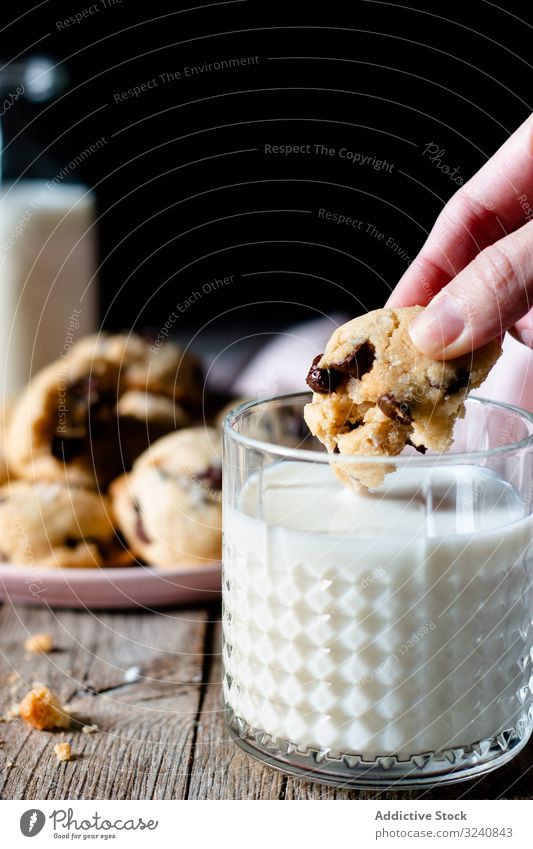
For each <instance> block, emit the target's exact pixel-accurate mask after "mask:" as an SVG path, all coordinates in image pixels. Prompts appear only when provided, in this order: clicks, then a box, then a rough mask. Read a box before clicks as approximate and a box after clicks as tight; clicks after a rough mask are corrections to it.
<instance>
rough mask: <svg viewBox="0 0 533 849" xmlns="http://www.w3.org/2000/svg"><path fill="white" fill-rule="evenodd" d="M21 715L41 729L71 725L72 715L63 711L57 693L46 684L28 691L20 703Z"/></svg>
mask: <svg viewBox="0 0 533 849" xmlns="http://www.w3.org/2000/svg"><path fill="white" fill-rule="evenodd" d="M20 716H21V717H22V719H24V720H25V722H28V723H29V724H30V725H33V727H34V728H37V729H38V730H39V731H44V730H48V731H50V730H51V729H52V728H69V726H70V716H69V715H68V714H67V713H65V712H64V711H63V709H62V707H61V704H60V702H59V699H58V698H57V696H56V695H55V693H53V692H52V691H51V690H50V689H49V688H48V687H45V686H44V685H42V686H40V687H34V689H33V690H30V691H29V693H26V695H25V696H24V698H23V699H22V701H21V703H20Z"/></svg>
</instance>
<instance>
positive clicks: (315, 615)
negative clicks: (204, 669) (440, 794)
mask: <svg viewBox="0 0 533 849" xmlns="http://www.w3.org/2000/svg"><path fill="white" fill-rule="evenodd" d="M309 400H310V396H309V395H308V394H307V393H305V394H300V395H291V396H283V397H279V398H273V399H270V400H267V401H260V402H251V403H248V404H244V405H242V406H241V407H239V408H238V409H237V410H235V411H233V412H232V413H230V414H229V415H228V416H227V417H226V420H225V422H224V486H223V504H224V507H223V511H224V566H223V603H224V611H223V633H224V647H223V657H224V699H225V705H226V714H227V722H228V726H229V729H230V731H231V733H232V735H233V737H234V739H235V741H236V742H237V744H238V745H239V746H241V748H243V749H245V750H246V751H247V752H249V753H250V754H251V755H253V756H254V757H256V758H258V759H259V760H262V761H264V762H267V763H268V764H270V765H271V766H274V767H277V768H279V769H281V770H283V771H284V772H287V773H290V774H294V775H299V776H305V777H306V778H308V779H314V780H318V781H322V782H325V783H329V784H335V785H344V786H346V785H352V786H374V787H378V786H386V785H391V784H395V785H399V786H403V785H426V784H438V783H440V782H452V781H460V780H463V779H466V778H470V777H472V776H475V775H478V774H480V773H483V772H486V771H488V770H491V769H494V768H495V767H497V766H500V765H501V764H503V763H505V762H506V761H508V760H509V759H510V758H512V757H513V756H514V755H515V754H516V753H517V752H518V751H519V750H520V749H521V748H522V747H523V746H524V745H525V743H526V742H527V740H528V738H529V736H530V734H531V730H532V724H533V708H532V693H533V677H532V658H533V646H532V643H533V641H532V572H533V560H532V554H533V550H532V546H531V540H532V530H533V517H532V515H531V513H532V507H531V505H532V500H533V499H532V495H533V474H532V472H533V453H532V448H533V420H532V417H531V416H529V415H528V414H527V413H525V412H523V411H522V410H519V409H517V408H513V407H510V406H506V405H503V404H497V403H493V402H490V401H485V400H482V399H478V398H471V399H469V400H468V401H467V402H466V415H465V417H464V419H462V420H460V421H459V422H458V423H457V425H456V428H455V432H454V444H453V447H452V449H451V451H450V452H449V453H447V454H445V455H436V454H435V455H431V454H429V453H428V454H426V455H424V456H422V455H420V454H417V453H416V452H415V451H414V450H413V449H412V448H406V449H405V451H404V453H402V454H401V455H400V456H399V457H394V458H390V457H388V458H379V459H370V458H368V457H346V456H340V455H335V454H334V455H328V454H326V453H325V452H324V449H323V448H322V446H321V445H319V443H318V442H317V441H316V440H315V439H314V438H313V437H311V436H310V435H308V434H307V432H306V431H307V429H306V426H305V424H304V422H303V415H302V411H303V406H304V404H305V403H306V402H307V401H309ZM368 465H371V466H373V467H374V468H375V469H376V470H377V469H379V468H382V469H383V467H384V471H386V472H387V474H386V476H385V479H384V482H383V483H382V484H381V485H380V486H379V487H378V488H377V489H376V490H374V491H372V492H369V491H366V490H359V491H357V490H356V489H354V488H349V487H347V486H346V485H345V483H343V482H341V480H340V476H338V475H337V474H335V470H336V469H337V470H338V471H340V473H341V476H343V480H344V481H346V480H347V475H348V479H349V475H350V470H351V471H352V472H353V474H356V473H357V469H358V468H359V469H361V467H362V466H365V467H366V466H368Z"/></svg>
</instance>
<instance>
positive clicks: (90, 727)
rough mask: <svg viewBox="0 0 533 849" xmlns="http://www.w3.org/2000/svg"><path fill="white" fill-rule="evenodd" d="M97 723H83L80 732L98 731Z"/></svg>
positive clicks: (92, 732)
mask: <svg viewBox="0 0 533 849" xmlns="http://www.w3.org/2000/svg"><path fill="white" fill-rule="evenodd" d="M99 730H100V729H99V728H98V725H96V724H95V725H83V726H82V729H81V733H82V734H94V733H95V731H99Z"/></svg>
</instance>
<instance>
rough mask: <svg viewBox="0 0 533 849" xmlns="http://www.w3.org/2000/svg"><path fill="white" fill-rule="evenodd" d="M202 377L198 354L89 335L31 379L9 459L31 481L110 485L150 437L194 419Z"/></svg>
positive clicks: (15, 417) (13, 425) (17, 410)
mask: <svg viewBox="0 0 533 849" xmlns="http://www.w3.org/2000/svg"><path fill="white" fill-rule="evenodd" d="M201 392H202V380H201V375H200V369H199V365H198V363H197V362H196V360H195V359H194V358H192V357H189V356H188V355H184V353H183V352H182V351H181V349H179V348H178V347H177V346H175V345H172V344H171V343H168V349H167V348H166V346H162V347H161V348H160V349H158V350H157V352H156V353H152V352H151V351H150V345H149V343H148V342H147V341H146V340H144V339H142V338H141V337H138V336H134V335H130V336H126V335H125V334H117V335H100V336H93V337H88V338H86V339H83V340H81V341H80V342H79V343H77V344H76V345H74V346H73V347H72V349H71V351H70V353H69V355H68V356H67V357H65V358H62V359H60V360H58V361H56V362H54V363H52V364H51V365H50V366H47V367H46V368H45V369H43V370H42V371H41V372H39V374H37V375H36V376H35V378H34V379H33V380H32V381H31V383H30V384H29V386H28V388H27V389H26V391H25V392H24V393H23V395H22V396H21V398H20V400H19V401H18V402H17V404H16V405H15V407H14V409H13V412H12V416H11V420H10V423H9V428H8V437H7V442H6V451H7V459H8V462H9V466H10V468H12V469H13V471H14V473H15V474H16V475H18V476H20V477H23V478H25V479H39V480H41V479H42V480H58V481H59V480H61V481H63V482H66V483H68V484H69V485H74V486H82V487H91V486H92V487H95V486H98V487H104V488H105V487H106V486H107V484H108V483H109V482H110V481H111V480H112V479H113V478H115V477H116V476H117V475H119V474H120V473H121V472H123V471H124V470H125V469H129V468H130V467H131V465H132V463H133V461H134V460H135V458H136V457H137V456H139V454H140V453H142V451H144V450H145V449H146V447H147V445H149V444H150V442H151V441H153V440H155V439H157V438H159V437H160V436H162V435H164V434H165V433H168V432H170V431H172V430H175V429H176V428H178V427H183V426H184V425H187V424H189V423H190V421H191V418H190V414H189V412H188V410H189V409H190V410H191V411H193V410H194V411H197V410H198V407H199V404H200V400H199V399H200V397H201Z"/></svg>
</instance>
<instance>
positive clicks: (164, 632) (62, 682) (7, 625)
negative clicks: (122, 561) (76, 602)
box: [0, 605, 206, 799]
mask: <svg viewBox="0 0 533 849" xmlns="http://www.w3.org/2000/svg"><path fill="white" fill-rule="evenodd" d="M41 631H46V632H49V633H51V634H53V635H54V640H55V642H56V644H57V646H58V649H57V650H56V651H54V652H52V653H51V654H50V655H34V654H32V655H28V654H27V653H26V652H25V651H24V640H25V639H26V637H27V636H28V635H29V634H31V633H37V632H41ZM205 632H206V613H205V611H198V610H178V611H174V610H170V611H168V610H167V611H163V612H161V613H160V614H158V615H154V614H152V613H148V612H147V613H136V612H133V613H122V612H121V613H100V612H98V613H95V612H91V613H89V612H87V613H86V612H80V611H75V612H74V611H50V610H47V609H44V608H41V609H37V608H25V607H16V608H14V607H11V606H10V605H5V606H4V607H3V608H2V610H1V611H0V712H2V713H3V712H4V711H5V709H6V708H8V707H9V704H10V702H12V701H18V700H19V699H20V697H21V696H22V695H23V694H24V692H25V691H26V690H27V689H29V687H30V686H31V684H32V682H33V681H35V680H38V681H42V682H44V683H46V684H48V685H49V686H51V687H52V688H53V689H54V690H55V691H56V692H57V693H58V695H59V696H60V698H61V700H62V701H63V703H65V704H67V705H68V706H69V707H70V708H71V710H72V712H73V715H74V716H75V717H76V718H80V720H81V721H82V722H83V721H85V722H87V723H96V724H97V725H98V726H99V728H100V731H99V732H98V733H96V734H91V735H86V734H83V733H81V731H80V730H79V729H74V730H72V731H69V732H67V733H65V734H63V733H61V732H39V731H34V730H32V729H31V728H29V726H28V725H26V724H25V723H23V722H22V720H20V719H16V720H14V721H13V722H9V723H0V739H2V740H3V741H4V742H3V745H2V746H0V795H1V796H2V798H6V799H24V798H50V799H55V798H57V799H59V798H71V799H80V798H94V799H106V798H115V799H130V798H132V799H139V798H142V799H152V798H157V799H167V798H169V799H171V798H183V797H184V795H185V793H186V787H187V783H188V772H189V766H190V758H191V747H192V744H193V740H194V736H195V728H196V719H197V714H198V707H199V702H200V695H201V685H200V682H201V677H202V668H203V649H204V640H205ZM135 667H138V669H139V671H140V677H139V678H138V680H131V681H130V680H126V679H127V678H133V677H134V673H135ZM128 670H129V672H128ZM13 672H16V673H18V675H19V684H18V685H16V686H15V687H14V688H13V689H14V691H13V692H10V689H11V687H12V685H10V684H9V683H8V682H9V678H10V676H11V675H12V674H13ZM135 677H136V676H135ZM63 737H64V738H65V739H68V740H69V741H70V742H71V745H72V750H73V752H74V753H75V754H76V755H77V759H76V760H74V761H72V762H70V763H64V764H59V763H58V762H57V760H56V758H55V755H54V753H53V746H54V744H55V743H56V742H58V740H59V739H63ZM9 762H14V766H12V767H7V764H8V763H9Z"/></svg>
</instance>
